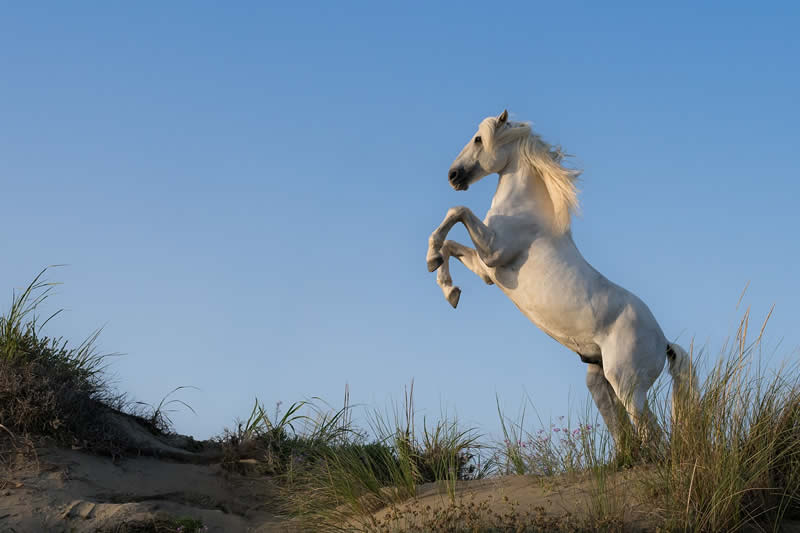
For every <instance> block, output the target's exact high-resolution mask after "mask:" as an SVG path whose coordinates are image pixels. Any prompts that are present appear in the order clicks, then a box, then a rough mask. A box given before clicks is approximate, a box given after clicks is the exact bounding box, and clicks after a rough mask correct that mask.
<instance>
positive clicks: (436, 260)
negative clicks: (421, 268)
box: [428, 254, 444, 272]
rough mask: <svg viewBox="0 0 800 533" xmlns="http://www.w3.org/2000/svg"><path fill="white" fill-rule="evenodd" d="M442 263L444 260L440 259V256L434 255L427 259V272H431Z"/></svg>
mask: <svg viewBox="0 0 800 533" xmlns="http://www.w3.org/2000/svg"><path fill="white" fill-rule="evenodd" d="M442 263H444V259H442V256H441V254H436V255H434V256H433V257H431V258H430V259H428V272H433V271H434V270H436V269H437V268H439V267H440V266H442Z"/></svg>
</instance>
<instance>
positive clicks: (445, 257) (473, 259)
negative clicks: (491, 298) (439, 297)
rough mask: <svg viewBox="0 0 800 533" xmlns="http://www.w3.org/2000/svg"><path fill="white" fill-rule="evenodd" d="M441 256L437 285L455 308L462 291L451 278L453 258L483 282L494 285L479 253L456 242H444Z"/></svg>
mask: <svg viewBox="0 0 800 533" xmlns="http://www.w3.org/2000/svg"><path fill="white" fill-rule="evenodd" d="M441 254H442V265H441V266H440V267H439V270H438V272H437V273H436V283H437V284H438V285H439V287H441V288H442V292H443V293H444V297H445V298H446V299H447V301H448V302H450V305H452V306H453V307H454V308H455V307H456V306H457V305H458V300H459V298H460V297H461V289H459V288H458V287H454V286H453V279H452V278H451V277H450V257H451V256H452V257H455V258H456V259H458V260H459V261H461V262H462V263H463V264H464V266H466V267H467V268H468V269H470V270H471V271H473V272H474V273H475V274H477V275H478V276H480V277H481V279H483V281H485V282H486V283H488V284H489V285H491V284H493V281H492V278H491V277H490V276H489V272H488V271H487V270H486V268H485V267H484V266H483V263H481V260H480V258H479V257H478V253H477V252H476V251H475V250H474V249H472V248H469V247H467V246H464V245H463V244H459V243H457V242H455V241H444V244H443V245H442V247H441Z"/></svg>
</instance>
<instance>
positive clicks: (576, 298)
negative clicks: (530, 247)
mask: <svg viewBox="0 0 800 533" xmlns="http://www.w3.org/2000/svg"><path fill="white" fill-rule="evenodd" d="M518 279H519V278H518ZM551 281H552V280H551ZM497 285H498V287H499V288H500V289H501V290H502V291H503V292H504V293H505V294H506V295H507V296H508V297H509V299H510V300H511V301H512V302H514V305H516V306H517V308H518V309H519V310H520V311H521V312H522V314H523V315H525V316H526V317H527V318H528V320H530V321H531V322H533V323H534V324H535V325H536V326H537V327H538V328H539V329H541V330H542V331H544V332H545V333H546V334H547V335H549V336H550V337H552V338H553V339H555V340H556V341H557V342H559V343H560V344H562V345H564V346H566V347H567V348H569V349H570V350H573V351H575V352H578V353H579V354H581V355H583V356H586V357H599V356H600V347H599V346H598V345H597V343H596V341H595V339H596V334H597V332H598V325H599V320H598V317H596V316H595V312H594V309H593V307H592V305H591V304H590V297H589V294H588V293H587V291H585V290H582V289H581V288H580V287H578V288H576V287H575V286H572V287H569V288H567V287H565V286H564V285H565V284H558V283H545V282H542V281H537V282H528V283H525V282H524V281H523V280H519V281H518V283H516V284H515V286H513V287H512V286H509V285H506V284H503V283H502V282H501V283H497Z"/></svg>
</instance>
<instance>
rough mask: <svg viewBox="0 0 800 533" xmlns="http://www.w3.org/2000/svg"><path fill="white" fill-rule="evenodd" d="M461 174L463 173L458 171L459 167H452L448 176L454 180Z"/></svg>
mask: <svg viewBox="0 0 800 533" xmlns="http://www.w3.org/2000/svg"><path fill="white" fill-rule="evenodd" d="M459 174H461V173H460V172H459V171H458V169H456V168H454V169H451V170H450V172H448V173H447V178H448V179H449V180H450V181H453V180H454V179H456V178H457V177H458V175H459Z"/></svg>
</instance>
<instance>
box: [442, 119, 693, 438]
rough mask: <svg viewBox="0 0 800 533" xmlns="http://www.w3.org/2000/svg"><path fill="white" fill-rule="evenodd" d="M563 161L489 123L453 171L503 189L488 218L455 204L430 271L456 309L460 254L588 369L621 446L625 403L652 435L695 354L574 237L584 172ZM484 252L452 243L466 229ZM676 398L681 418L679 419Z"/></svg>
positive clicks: (531, 136)
mask: <svg viewBox="0 0 800 533" xmlns="http://www.w3.org/2000/svg"><path fill="white" fill-rule="evenodd" d="M562 159H563V154H562V152H561V151H560V149H558V148H555V149H554V148H553V147H551V146H550V145H549V144H547V143H545V142H544V141H543V140H542V139H541V138H540V137H539V136H538V135H536V134H535V133H533V132H532V131H531V127H530V125H529V124H527V123H522V122H512V121H509V120H508V112H507V111H503V113H502V114H501V115H500V116H498V117H488V118H486V119H484V120H483V121H482V122H481V123H480V126H479V127H478V131H477V133H476V134H475V135H474V136H473V137H472V138H471V139H470V140H469V142H468V143H467V145H466V146H465V147H464V149H463V150H461V153H460V154H459V155H458V157H457V158H456V160H455V161H454V162H453V165H452V166H451V167H450V171H449V172H448V175H447V177H448V179H449V181H450V184H451V185H452V186H453V188H454V189H456V190H457V191H465V190H467V189H468V188H469V186H470V185H471V184H473V183H475V182H476V181H478V180H480V179H481V178H483V177H485V176H487V175H489V174H493V173H497V174H498V175H499V176H500V179H499V182H498V184H497V191H496V192H495V194H494V198H493V199H492V205H491V208H490V209H489V212H488V214H487V215H486V218H485V219H484V220H483V221H481V220H480V219H479V218H478V217H477V216H475V215H474V214H473V213H472V211H470V210H469V209H468V208H466V207H453V208H452V209H449V210H448V211H447V215H446V216H445V218H444V221H443V222H442V223H441V224H440V225H439V227H438V228H436V230H435V231H434V232H433V233H432V234H431V236H430V240H429V246H428V255H427V263H428V270H429V271H431V272H433V271H434V270H436V269H437V268H438V269H439V272H438V274H437V283H438V284H439V286H440V287H441V288H442V291H443V292H444V295H445V298H447V300H448V301H449V302H450V304H451V305H452V306H453V307H456V306H457V305H458V300H459V297H460V294H461V290H460V289H459V288H458V287H454V286H453V282H452V279H451V277H450V268H449V263H448V260H449V258H450V257H451V256H452V257H455V258H457V259H458V260H459V261H461V262H462V263H463V264H464V265H465V266H466V267H467V268H468V269H470V270H471V271H472V272H474V273H475V274H477V275H478V276H480V277H481V278H482V279H483V280H484V281H485V282H486V283H488V284H490V285H492V284H495V285H497V286H498V287H499V288H500V289H501V290H502V291H503V292H504V293H505V294H506V296H508V297H509V298H510V299H511V301H512V302H514V304H516V306H517V307H518V308H519V310H520V311H522V313H523V314H524V315H525V316H526V317H528V319H530V320H531V322H533V323H534V324H536V325H537V326H538V327H539V328H540V329H541V330H542V331H544V332H545V333H547V334H548V335H550V336H551V337H552V338H554V339H555V340H556V341H558V342H560V343H561V344H563V345H564V346H566V347H567V348H569V349H570V350H573V351H575V352H576V353H577V354H578V355H579V356H580V358H581V359H582V360H583V362H584V363H588V372H587V375H586V385H587V386H588V387H589V390H590V391H591V394H592V397H593V399H594V401H595V403H596V404H597V408H598V410H599V411H600V413H601V415H602V416H603V419H604V421H605V423H606V425H607V426H608V428H609V430H610V431H611V434H612V436H613V438H614V440H615V441H616V442H617V443H618V444H619V442H620V440H619V439H620V431H621V429H622V426H621V424H624V423H625V421H624V420H623V419H620V418H619V416H618V413H622V412H623V411H621V409H619V406H620V403H619V402H621V405H622V406H623V407H624V409H625V410H626V411H627V413H628V415H629V416H630V418H631V421H632V422H633V424H634V427H635V428H636V430H637V431H638V432H639V433H640V435H641V436H642V437H643V438H646V437H647V433H648V427H649V426H650V423H651V422H652V415H651V413H650V411H649V410H648V407H647V391H648V389H649V388H650V387H651V386H652V385H653V382H655V380H656V378H657V377H658V376H659V374H660V373H661V371H662V369H663V368H664V361H665V359H666V360H668V361H669V371H670V374H671V375H672V378H673V380H674V384H675V386H674V387H673V388H674V390H676V391H677V390H680V389H681V388H682V387H684V386H688V387H689V388H690V389H691V388H693V387H694V382H695V379H694V372H693V370H692V368H691V360H690V357H689V355H688V354H687V353H686V351H685V350H684V349H683V348H681V347H680V346H678V345H677V344H673V343H670V342H668V341H667V339H666V338H665V337H664V333H663V332H662V331H661V328H660V327H659V325H658V323H657V322H656V319H655V318H654V317H653V314H652V313H651V312H650V309H648V307H647V305H645V304H644V302H642V301H641V300H640V299H639V298H638V297H637V296H636V295H634V294H633V293H631V292H629V291H627V290H625V289H623V288H622V287H620V286H619V285H616V284H614V283H612V282H611V281H609V280H608V279H606V278H605V277H604V276H603V275H602V274H600V273H599V272H598V271H597V270H595V269H594V268H593V267H592V266H591V265H590V264H589V263H588V262H587V261H586V260H585V259H584V258H583V256H582V255H581V253H580V252H579V251H578V248H577V247H576V246H575V243H574V242H573V240H572V234H571V232H570V218H571V214H572V211H574V210H575V209H576V208H577V207H578V199H577V192H578V191H577V189H576V188H575V181H576V179H577V177H578V175H579V172H577V171H575V170H570V169H567V168H565V167H564V166H563V165H562ZM457 222H461V223H462V224H464V226H465V227H466V228H467V231H468V232H469V235H470V237H471V239H472V242H473V243H474V245H475V248H474V249H473V248H469V247H467V246H464V245H462V244H459V243H456V242H454V241H450V240H445V239H446V237H447V233H448V232H449V231H450V229H451V228H452V227H453V226H454V225H455V224H456V223H457ZM675 396H676V395H675V393H674V392H673V414H674V412H675V406H676V404H675V402H676V398H675Z"/></svg>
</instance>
